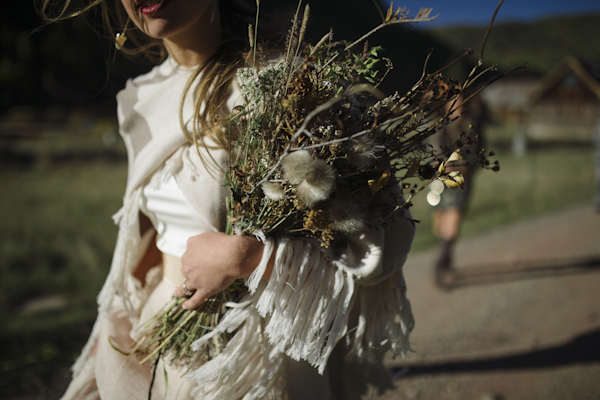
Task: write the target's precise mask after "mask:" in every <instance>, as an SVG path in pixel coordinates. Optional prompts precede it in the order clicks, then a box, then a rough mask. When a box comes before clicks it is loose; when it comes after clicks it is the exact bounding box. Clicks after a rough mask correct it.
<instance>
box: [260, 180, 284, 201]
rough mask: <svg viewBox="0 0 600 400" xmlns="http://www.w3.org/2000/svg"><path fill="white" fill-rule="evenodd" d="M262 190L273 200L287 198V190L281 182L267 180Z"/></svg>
mask: <svg viewBox="0 0 600 400" xmlns="http://www.w3.org/2000/svg"><path fill="white" fill-rule="evenodd" d="M262 190H263V193H264V194H265V196H267V197H268V198H269V199H271V200H273V201H281V200H284V199H285V190H284V189H283V187H282V186H281V184H280V183H276V182H265V183H263V185H262Z"/></svg>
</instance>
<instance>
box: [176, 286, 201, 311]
mask: <svg viewBox="0 0 600 400" xmlns="http://www.w3.org/2000/svg"><path fill="white" fill-rule="evenodd" d="M204 300H206V296H204V294H203V293H200V291H198V290H197V291H196V293H194V294H193V295H192V297H190V298H189V299H187V300H186V301H184V302H183V303H182V304H181V307H183V308H185V309H186V310H193V309H194V308H196V307H198V306H200V305H201V304H202V303H203V302H204Z"/></svg>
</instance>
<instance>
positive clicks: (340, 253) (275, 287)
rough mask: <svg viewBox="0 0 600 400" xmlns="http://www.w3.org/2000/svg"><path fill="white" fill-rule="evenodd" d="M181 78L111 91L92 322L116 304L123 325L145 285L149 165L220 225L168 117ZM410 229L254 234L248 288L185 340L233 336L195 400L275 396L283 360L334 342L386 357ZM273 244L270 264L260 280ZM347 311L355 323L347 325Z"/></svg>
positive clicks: (196, 161) (304, 356)
mask: <svg viewBox="0 0 600 400" xmlns="http://www.w3.org/2000/svg"><path fill="white" fill-rule="evenodd" d="M188 74H189V70H188V69H184V68H181V67H179V66H177V65H176V64H175V63H174V62H173V61H172V60H171V59H168V60H167V61H166V62H165V63H163V64H162V65H160V66H158V67H156V68H154V69H153V70H152V71H151V72H150V73H148V74H146V75H143V76H141V77H138V78H136V79H135V80H134V81H129V82H128V84H127V87H126V88H125V89H124V90H123V91H121V92H120V93H119V95H118V101H119V108H118V115H119V122H120V126H121V134H122V136H123V139H124V141H125V143H126V145H127V149H128V154H129V165H130V167H129V176H128V183H127V190H126V194H125V198H124V204H123V208H122V209H121V210H120V211H119V212H118V213H117V214H116V215H115V221H116V222H118V225H119V234H118V239H117V244H116V248H115V254H114V257H113V262H112V265H111V270H110V273H109V275H108V277H107V280H106V283H105V284H104V287H103V288H102V291H101V292H100V294H99V296H98V303H99V317H98V320H100V319H101V318H102V317H103V316H106V315H108V314H110V313H111V312H113V310H115V309H123V308H124V309H125V310H126V311H127V312H128V313H129V316H130V319H131V320H132V323H133V324H134V325H135V324H136V323H137V319H138V318H139V312H140V309H141V307H142V306H143V304H144V302H145V300H146V298H147V296H148V294H149V292H150V290H151V289H152V287H147V288H142V287H141V285H140V283H139V282H138V281H137V280H136V279H135V278H134V277H133V275H132V273H133V271H134V269H135V268H136V266H137V265H138V262H139V260H140V258H141V256H142V255H143V253H144V252H145V250H146V249H145V247H144V246H142V245H141V238H140V233H139V220H138V214H139V204H140V196H141V190H142V187H143V185H144V184H146V183H147V182H148V180H149V179H150V178H151V177H152V176H153V174H155V173H156V171H157V170H158V169H159V168H160V167H161V166H164V167H163V168H162V171H163V172H162V173H164V174H167V175H170V174H172V175H174V176H175V178H176V180H177V182H178V185H179V186H180V188H181V190H182V192H183V193H184V195H185V196H186V198H187V199H188V200H189V201H190V203H191V204H192V206H194V208H195V209H196V210H197V211H198V212H199V213H200V215H202V216H203V217H204V218H205V219H206V221H207V222H208V223H209V225H210V226H212V227H213V229H214V230H222V229H223V222H224V221H225V209H224V204H225V202H224V198H225V196H226V188H224V187H223V186H222V184H221V181H220V180H219V179H215V178H214V175H215V174H214V171H212V172H213V173H212V174H211V173H209V172H208V171H207V170H206V168H204V166H203V164H202V162H201V161H200V158H199V157H198V154H197V152H196V149H195V148H194V146H190V145H189V144H188V143H187V141H186V138H185V137H184V135H183V134H182V133H181V129H180V128H179V122H178V121H177V119H176V118H174V117H173V116H176V115H178V112H179V111H178V107H179V96H180V93H181V90H182V88H183V85H184V84H185V81H186V80H187V78H188ZM234 97H235V96H232V101H231V103H232V104H233V102H235V98H234ZM190 104H191V103H190ZM190 104H187V103H186V108H184V115H186V114H185V113H186V112H188V113H189V112H191V106H190ZM230 106H231V105H230ZM189 115H191V114H189ZM203 151H204V152H206V154H205V158H206V156H208V154H209V153H210V156H212V157H213V158H214V159H215V160H216V161H217V162H218V163H219V164H220V165H226V156H227V155H226V154H225V152H224V151H222V150H210V151H209V150H203ZM413 234H414V228H413V226H412V224H411V223H410V222H409V221H407V220H404V219H400V220H399V221H398V224H396V226H394V227H392V228H391V229H386V230H383V229H382V230H380V231H373V232H367V233H362V234H358V235H354V236H352V237H348V238H347V240H346V241H344V243H343V244H341V245H339V246H338V247H337V248H333V249H331V250H324V249H323V248H321V247H320V246H319V244H318V243H317V242H315V241H312V240H299V239H295V240H291V239H288V238H281V239H278V240H275V239H273V238H263V239H264V240H265V248H264V254H263V258H262V260H261V263H260V264H259V266H258V267H257V268H256V270H255V271H254V273H253V274H252V276H251V277H250V278H249V279H248V280H247V286H248V288H249V292H250V293H249V294H248V295H247V296H246V297H245V298H244V299H243V300H242V301H241V302H240V303H228V304H227V307H228V308H229V310H228V312H227V313H226V315H225V317H224V318H223V320H222V322H221V323H220V324H219V326H218V327H217V328H216V329H215V330H214V331H212V332H211V333H210V334H208V335H206V336H204V337H203V338H201V339H199V340H198V341H196V343H195V346H198V347H200V346H202V344H203V343H205V342H206V341H208V340H210V338H211V337H213V336H214V335H218V334H219V333H221V332H224V331H228V332H230V333H233V332H235V335H234V336H233V338H232V339H231V340H230V341H229V343H228V344H227V345H226V347H225V348H224V350H223V352H222V353H221V354H220V355H218V356H217V357H215V358H214V359H213V360H211V361H209V362H207V363H206V364H204V365H202V366H201V367H199V368H197V369H195V370H193V371H190V372H189V377H190V378H191V379H193V380H194V381H195V382H196V383H197V387H196V390H195V392H194V393H195V395H196V396H197V397H198V398H201V399H204V400H209V399H214V400H217V399H218V400H223V399H238V398H243V399H266V398H273V399H276V398H277V399H279V398H282V397H283V395H284V379H282V377H283V376H284V374H285V368H284V364H285V363H284V359H285V357H291V358H292V359H294V360H306V361H308V362H309V363H310V364H311V365H313V366H314V367H315V368H316V369H317V370H318V371H319V373H323V371H324V370H325V367H326V365H327V360H328V358H329V356H330V355H331V352H332V351H333V349H334V347H335V346H336V344H337V343H338V342H339V341H340V340H341V339H343V338H345V341H346V344H347V345H348V346H349V347H350V348H351V356H353V357H355V358H356V359H358V360H363V361H364V360H366V361H371V362H375V361H379V358H378V357H379V355H380V354H382V352H383V351H384V350H387V349H391V350H393V351H394V353H395V354H402V353H403V352H404V351H406V350H407V349H409V343H408V335H409V333H410V331H411V330H412V327H413V319H412V314H411V311H410V304H409V302H408V300H407V299H406V287H405V285H404V281H403V278H402V271H401V267H402V265H403V263H404V261H405V260H406V255H407V253H408V251H409V249H410V244H411V241H412V237H413ZM275 247H276V248H277V250H276V257H275V268H274V271H273V273H272V274H271V277H270V278H269V279H266V280H263V275H264V272H265V269H266V265H267V262H268V260H269V259H270V257H271V254H272V252H273V251H274V249H275ZM353 309H354V310H355V312H357V313H358V321H357V322H355V323H352V325H351V324H350V322H349V321H350V319H349V315H350V311H351V310H353ZM97 332H98V322H96V325H95V326H94V329H93V331H92V335H91V337H90V340H89V341H88V344H87V345H86V346H85V347H84V349H83V352H82V355H81V356H80V358H79V359H78V361H77V362H76V364H75V365H74V366H73V370H74V373H75V374H77V373H78V372H79V371H80V370H81V369H82V368H83V365H84V364H85V363H86V362H87V360H88V359H89V357H90V354H91V351H92V348H93V346H94V344H95V342H96V339H97Z"/></svg>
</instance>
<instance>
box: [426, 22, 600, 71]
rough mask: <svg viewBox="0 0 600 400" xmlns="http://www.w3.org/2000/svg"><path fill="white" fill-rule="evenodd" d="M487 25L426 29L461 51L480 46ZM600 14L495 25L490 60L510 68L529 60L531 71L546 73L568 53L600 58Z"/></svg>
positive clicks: (489, 45) (487, 51) (591, 59)
mask: <svg viewBox="0 0 600 400" xmlns="http://www.w3.org/2000/svg"><path fill="white" fill-rule="evenodd" d="M485 30H486V27H469V26H465V27H450V28H438V29H431V30H427V31H426V32H427V33H429V34H431V35H432V36H433V37H435V38H437V39H438V40H440V41H442V42H445V43H447V44H448V45H450V46H452V47H454V48H455V49H456V51H460V50H462V49H464V48H466V47H470V48H472V49H473V50H474V51H475V52H476V54H479V51H480V49H481V43H482V39H483V37H484V35H485ZM599 36H600V14H594V15H581V16H569V17H556V18H547V19H541V20H538V21H534V22H532V23H521V22H506V23H501V24H496V25H494V27H493V28H492V32H491V34H490V38H489V40H488V43H487V45H486V49H485V60H484V61H486V63H487V64H499V67H500V69H501V70H508V69H511V68H513V67H515V66H518V65H522V64H523V63H524V62H526V63H527V64H528V65H529V67H530V71H531V72H532V73H539V74H544V73H546V72H548V71H549V70H550V69H552V68H553V67H554V66H556V65H557V64H558V63H559V62H560V61H562V60H563V59H564V58H565V57H566V56H568V55H573V56H576V57H578V58H580V59H582V60H586V61H589V62H600V41H598V40H597V39H598V37H599Z"/></svg>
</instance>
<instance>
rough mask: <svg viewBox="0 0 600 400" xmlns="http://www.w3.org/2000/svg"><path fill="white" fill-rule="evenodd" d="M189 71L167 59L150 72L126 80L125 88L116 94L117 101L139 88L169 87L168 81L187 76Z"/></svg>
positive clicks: (169, 58) (189, 69)
mask: <svg viewBox="0 0 600 400" xmlns="http://www.w3.org/2000/svg"><path fill="white" fill-rule="evenodd" d="M190 71H191V68H187V67H183V66H181V65H179V64H177V63H176V62H175V61H174V60H173V59H172V58H171V57H167V58H166V59H165V60H164V61H163V62H162V63H161V64H158V65H155V66H154V67H153V68H152V69H151V70H150V71H148V72H146V73H144V74H141V75H138V76H137V77H135V78H130V79H128V80H127V82H126V84H125V87H124V88H123V89H122V90H121V91H119V93H118V94H117V100H120V99H121V98H124V97H127V94H128V93H129V92H137V91H138V90H139V89H141V88H151V87H158V88H160V87H161V85H165V84H166V85H170V83H169V81H170V80H171V79H172V78H173V77H176V76H179V75H182V74H186V76H187V74H189V72H190ZM182 76H183V75H182ZM186 80H187V78H186Z"/></svg>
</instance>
